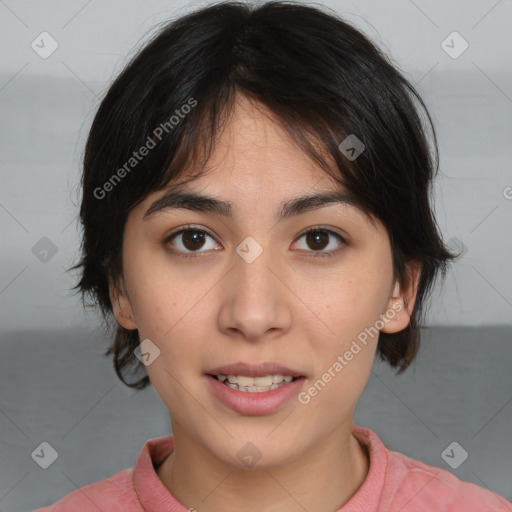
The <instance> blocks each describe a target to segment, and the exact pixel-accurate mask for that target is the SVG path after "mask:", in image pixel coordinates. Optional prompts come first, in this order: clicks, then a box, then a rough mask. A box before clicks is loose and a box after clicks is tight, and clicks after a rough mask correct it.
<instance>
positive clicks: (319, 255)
mask: <svg viewBox="0 0 512 512" xmlns="http://www.w3.org/2000/svg"><path fill="white" fill-rule="evenodd" d="M187 231H197V232H199V233H205V234H206V235H208V236H209V237H211V238H213V239H214V240H215V237H214V236H213V235H212V234H211V233H210V232H209V231H207V230H206V229H203V228H200V227H199V226H195V225H192V224H189V225H186V226H183V227H181V228H180V229H178V230H177V231H174V232H172V233H170V234H169V235H167V236H166V237H165V239H164V240H163V244H164V245H165V246H167V245H168V244H169V242H170V241H171V240H173V239H174V238H176V237H178V236H179V235H181V234H182V233H186V232H187ZM318 231H321V232H324V233H327V234H329V235H334V236H335V237H336V238H337V239H338V240H339V241H340V242H341V247H339V248H338V249H335V250H330V251H327V252H321V251H307V252H311V253H312V256H311V257H313V258H331V257H333V256H336V255H337V254H338V253H339V252H340V251H342V250H343V249H344V248H345V247H346V246H348V243H347V241H346V240H345V239H344V238H343V237H342V236H341V235H340V234H339V233H336V232H335V231H333V230H331V229H328V228H326V227H323V226H315V227H313V228H309V229H308V230H306V231H304V233H302V234H301V235H300V236H299V237H298V238H297V240H300V239H301V238H303V237H304V236H306V235H308V234H309V233H311V232H313V233H315V232H318ZM169 250H170V251H171V252H173V253H174V254H177V255H178V256H180V257H183V258H197V257H201V253H204V252H207V251H195V252H194V251H192V252H188V253H187V252H182V251H180V250H176V249H174V248H170V249H169Z"/></svg>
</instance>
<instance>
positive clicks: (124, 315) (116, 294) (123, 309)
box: [109, 278, 137, 330]
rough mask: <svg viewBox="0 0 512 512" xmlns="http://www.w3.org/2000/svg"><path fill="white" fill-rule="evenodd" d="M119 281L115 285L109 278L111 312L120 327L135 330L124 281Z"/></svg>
mask: <svg viewBox="0 0 512 512" xmlns="http://www.w3.org/2000/svg"><path fill="white" fill-rule="evenodd" d="M119 281H120V282H119V283H116V282H114V280H113V279H111V278H109V295H110V303H111V304H112V312H113V314H114V317H115V319H116V320H117V323H118V324H119V325H121V327H124V328H125V329H128V330H133V329H137V323H136V322H135V315H134V313H133V309H132V305H131V303H130V298H129V297H128V293H127V290H126V287H125V284H124V280H123V279H122V278H121V279H120V280H119Z"/></svg>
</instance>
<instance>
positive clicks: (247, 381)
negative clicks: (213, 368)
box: [216, 375, 293, 388]
mask: <svg viewBox="0 0 512 512" xmlns="http://www.w3.org/2000/svg"><path fill="white" fill-rule="evenodd" d="M216 377H217V379H218V380H220V382H224V381H225V380H226V379H227V381H228V382H229V383H230V384H238V385H239V386H240V387H251V388H253V387H255V388H257V387H268V386H272V385H273V384H280V383H281V382H283V381H284V382H291V381H292V380H293V377H292V376H291V375H264V376H261V377H247V376H245V375H217V376H216Z"/></svg>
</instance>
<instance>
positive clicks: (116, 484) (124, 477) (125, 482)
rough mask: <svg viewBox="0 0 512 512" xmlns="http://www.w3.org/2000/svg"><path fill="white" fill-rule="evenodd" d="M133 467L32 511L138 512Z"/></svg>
mask: <svg viewBox="0 0 512 512" xmlns="http://www.w3.org/2000/svg"><path fill="white" fill-rule="evenodd" d="M132 471H133V468H128V469H124V470H122V471H119V473H116V474H115V475H112V476H110V477H109V478H107V479H105V480H101V481H99V482H94V483H92V484H89V485H86V486H84V487H81V488H79V489H76V490H75V491H73V492H71V493H69V494H67V495H66V496H64V497H63V498H61V499H60V500H59V501H57V502H56V503H54V504H53V505H49V506H46V507H43V508H38V509H37V510H34V511H33V512H75V511H76V512H98V510H102V511H104V512H135V511H137V512H139V511H141V510H142V507H141V506H140V504H139V502H138V500H137V495H136V494H135V492H134V490H133V486H132V478H131V476H132Z"/></svg>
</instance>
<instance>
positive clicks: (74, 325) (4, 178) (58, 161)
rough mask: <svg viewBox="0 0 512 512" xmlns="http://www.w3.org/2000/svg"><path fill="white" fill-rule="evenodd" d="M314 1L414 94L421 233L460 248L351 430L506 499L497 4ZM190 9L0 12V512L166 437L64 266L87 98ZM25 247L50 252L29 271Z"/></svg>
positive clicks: (94, 475) (510, 490)
mask: <svg viewBox="0 0 512 512" xmlns="http://www.w3.org/2000/svg"><path fill="white" fill-rule="evenodd" d="M323 3H324V5H327V6H329V7H331V8H333V9H334V10H336V11H337V12H339V13H340V14H341V15H343V16H344V17H345V18H346V19H347V20H348V21H351V22H352V23H354V24H355V25H356V26H358V27H360V28H361V29H362V30H363V31H364V32H365V33H367V34H368V35H369V36H370V37H372V38H373V39H374V40H375V41H376V42H377V43H378V44H379V45H380V46H382V47H383V48H384V49H387V51H389V52H390V53H391V54H392V56H393V58H394V60H395V61H396V63H397V64H398V65H399V67H400V68H401V69H402V70H403V71H404V72H405V74H406V76H407V77H408V78H409V79H410V80H411V82H412V83H414V84H417V87H418V89H419V91H420V93H421V94H422V95H423V97H424V99H425V101H426V103H427V106H428V107H429V109H430V111H431V113H432V115H433V117H434V121H435V123H436V127H437V130H438V135H439V142H440V151H441V174H440V176H439V179H438V181H437V182H436V186H435V205H436V214H437V218H438V222H439V225H440V229H441V231H442V233H443V236H444V238H445V239H446V240H447V241H450V245H451V246H453V247H456V248H460V247H462V248H463V249H464V254H463V257H461V258H460V259H459V260H457V261H456V263H455V265H454V266H453V267H452V269H451V270H450V273H449V275H448V277H447V280H446V282H445V284H444V285H443V286H442V287H441V286H438V287H436V289H435V291H434V294H433V297H432V308H431V310H430V312H429V315H428V317H427V322H428V325H430V326H431V328H430V329H428V330H426V331H425V343H424V346H423V349H422V352H421V354H420V357H419V359H418V361H417V362H416V363H415V364H414V365H413V367H412V368H410V369H409V370H408V371H407V372H406V374H405V375H402V376H400V377H396V376H394V375H393V373H392V371H391V370H389V369H388V368H387V367H386V366H385V365H383V364H380V363H378V362H376V364H375V368H374V372H373V373H372V376H371V378H370V381H369V383H368V386H367V388H366V390H365V392H364V394H363V396H362V398H361V402H360V404H359V406H358V410H357V416H356V423H357V424H361V425H364V426H367V427H369V428H372V429H373V430H375V431H376V432H377V433H378V434H379V436H380V437H381V438H382V439H383V441H384V442H385V443H386V444H387V446H389V447H390V448H391V449H393V450H396V451H399V452H402V453H405V454H407V455H409V456H411V457H413V458H417V459H420V460H422V461H424V462H427V463H429V464H432V465H436V466H440V467H444V468H446V469H448V470H450V471H452V472H453V473H454V474H456V475H457V476H458V477H460V478H462V479H466V480H471V481H473V482H475V483H478V484H479V485H482V486H486V487H488V488H490V489H492V490H494V491H495V492H498V493H500V494H502V495H503V496H505V497H507V498H508V499H512V485H511V483H512V448H511V446H512V443H510V431H511V427H512V406H511V403H510V402H511V401H512V382H511V379H510V376H509V375H510V367H511V363H512V350H511V339H512V327H511V326H512V269H511V266H510V261H511V255H512V248H511V239H510V220H511V213H512V199H511V198H512V188H510V187H512V173H511V171H510V163H511V160H512V159H511V153H512V145H511V144H510V140H511V132H512V129H511V128H512V123H511V121H512V83H511V75H512V73H511V69H510V58H509V57H510V56H509V50H510V48H511V47H512V32H510V31H509V30H508V27H509V26H510V21H511V17H512V2H510V1H509V0H500V1H495V0H492V1H478V2H477V1H472V2H469V1H457V2H450V3H447V2H441V1H432V2H426V1H421V2H420V1H419V0H417V1H414V2H413V1H411V0H404V1H389V2H378V1H377V0H372V1H369V0H368V1H361V2H357V3H356V2H344V1H337V2H335V1H330V2H323ZM204 4H205V2H193V3H186V4H185V3H178V2H171V1H167V2H164V1H156V0H153V1H145V2H135V1H134V0H132V1H121V0H117V1H111V2H108V3H106V2H99V1H97V0H96V1H95V0H92V1H89V2H87V1H83V0H80V1H67V2H58V1H46V2H35V1H30V2H29V1H19V2H14V1H13V0H11V1H9V0H5V1H3V0H0V42H1V46H0V47H1V48H2V50H1V51H2V53H1V56H2V60H1V64H0V109H1V110H0V112H1V116H0V151H1V159H0V172H1V176H0V183H1V188H0V226H1V230H2V231H1V233H2V242H3V243H2V244H1V249H0V250H1V270H0V321H1V324H0V334H1V342H0V350H1V357H0V428H1V432H2V434H1V440H0V442H1V446H0V475H1V476H0V510H1V511H3V512H9V511H21V510H30V509H31V508H35V507H36V506H42V505H45V504H49V503H52V502H54V501H55V500H57V499H58V498H59V497H61V496H63V495H64V494H67V493H68V492H70V491H72V490H73V489H75V486H82V485H85V484H87V483H90V482H93V481H97V480H100V479H103V478H106V477H107V476H109V475H111V474H113V473H114V472H117V471H119V470H120V469H123V468H125V467H128V466H131V465H133V463H134V462H135V460H136V457H137V455H138V453H139V451H140V449H141V447H142V445H143V443H144V442H145V440H146V439H149V438H152V437H158V436H160V435H166V434H168V433H170V423H169V419H168V416H167V411H166V409H165V408H164V407H163V405H162V404H161V402H160V401H159V399H158V397H157V395H156V394H155V393H154V391H153V390H152V389H147V390H144V391H141V392H137V391H135V390H131V389H128V388H126V387H124V386H123V385H122V384H121V383H118V382H117V377H116V376H115V374H114V372H113V369H112V368H111V364H110V362H109V360H108V359H106V358H105V357H103V356H102V352H104V350H105V349H106V347H107V343H108V340H107V339H105V336H104V334H103V333H102V331H101V329H100V328H98V325H99V319H98V317H97V316H96V315H95V314H94V313H88V314H85V313H84V312H83V310H82V308H81V305H80V302H79V297H78V296H76V295H75V294H74V293H73V292H72V291H71V288H72V286H73V285H74V283H75V277H74V276H72V275H70V274H69V273H68V272H66V269H67V268H68V267H69V266H70V265H72V264H73V263H74V262H75V261H76V257H77V250H78V247H79V231H78V226H77V223H76V215H77V205H78V200H79V195H78V183H79V169H80V158H81V155H82V149H83V145H84V142H85V137H86V135H87V130H88V128H89V126H90V123H91V121H92V118H93V115H94V112H95V110H96V108H97V106H98V103H99V100H100V99H101V97H102V95H103V94H104V92H105V91H106V89H107V87H108V83H109V81H110V80H111V79H112V77H114V76H115V75H116V74H117V73H118V72H119V71H120V70H121V69H122V66H123V64H124V63H125V62H126V60H127V56H128V54H129V53H130V51H131V50H132V49H133V48H134V47H135V46H136V45H137V43H138V42H140V41H142V40H143V39H144V37H145V36H146V35H147V34H148V33H149V31H150V29H151V28H152V27H154V26H155V25H156V24H157V23H159V22H161V21H164V20H165V19H168V18H170V17H175V16H177V15H181V14H184V13H185V12H187V11H189V10H190V9H192V8H195V7H198V6H201V5H204ZM43 31H46V32H49V33H50V34H51V36H52V37H53V38H54V39H55V40H56V41H57V43H58V45H59V47H58V49H57V50H56V51H55V53H53V54H52V55H51V56H50V57H49V58H47V59H42V58H41V57H40V56H39V55H38V54H37V53H36V52H35V51H34V50H33V49H32V48H31V43H32V41H34V40H36V41H37V36H39V34H40V33H41V32H43ZM453 31H457V32H458V33H460V34H461V36H462V37H463V38H464V39H465V40H466V41H467V43H468V44H469V47H468V49H467V50H466V51H465V52H464V53H462V54H461V55H460V56H458V57H457V58H452V57H451V56H450V55H448V54H447V53H446V51H445V49H446V46H445V47H444V48H445V49H443V46H442V44H441V43H442V41H444V40H445V39H446V38H447V36H448V35H449V34H451V33H452V32H453ZM448 40H449V41H450V39H448ZM450 44H451V43H450ZM458 48H461V46H460V41H455V43H454V48H453V49H452V50H451V51H452V52H453V51H457V49H458ZM507 221H508V222H507ZM43 237H46V238H47V239H48V240H49V241H51V243H50V242H48V241H47V240H46V239H45V240H44V241H42V242H41V241H40V240H41V239H42V238H43ZM41 244H42V245H41ZM34 247H35V249H34ZM41 247H42V248H43V249H44V248H46V249H49V248H50V247H53V248H54V250H56V251H57V252H56V253H55V254H53V253H52V252H49V253H48V255H47V256H46V258H45V257H43V256H42V254H41V253H40V252H38V251H40V250H41ZM34 253H35V254H34ZM41 259H42V261H41ZM43 441H47V442H49V443H50V444H51V445H52V446H53V447H54V448H55V449H56V450H57V452H58V454H59V457H58V459H57V460H56V462H55V463H54V464H53V465H52V466H50V467H49V468H48V469H46V470H43V469H41V468H40V467H39V466H37V465H36V464H35V462H34V461H33V460H32V458H31V457H30V454H31V453H32V451H33V450H34V449H35V448H36V447H37V446H38V445H39V444H40V443H41V442H43ZM452 441H457V442H458V443H460V445H462V446H463V447H464V449H465V450H466V451H467V452H468V453H469V457H468V459H467V460H466V461H465V462H464V463H463V464H462V465H460V467H458V468H457V469H452V468H450V467H449V466H447V465H446V463H445V462H444V460H443V459H442V458H441V456H440V454H441V452H442V451H443V450H444V448H446V446H448V445H449V444H450V443H451V442H452Z"/></svg>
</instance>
